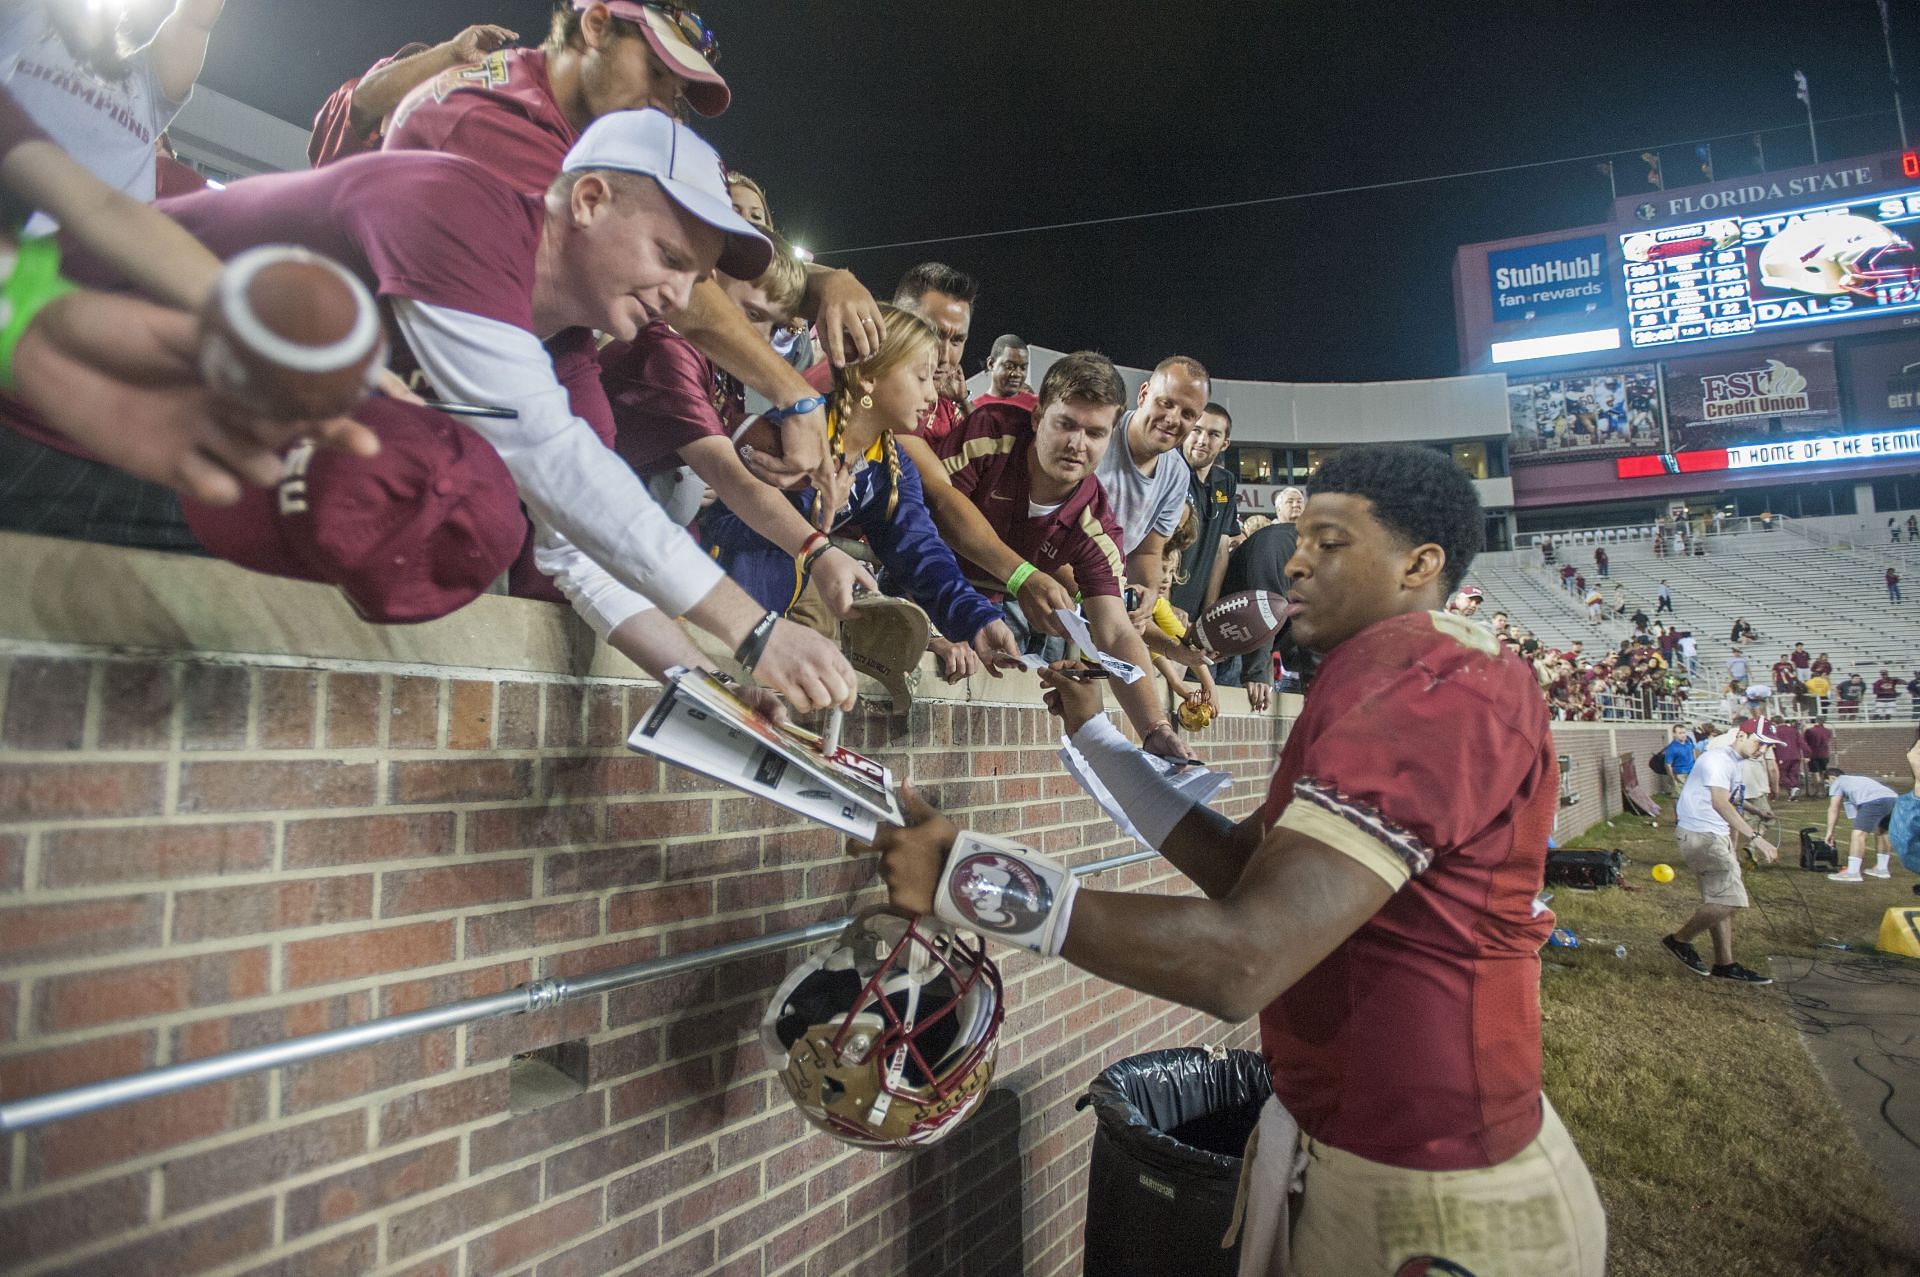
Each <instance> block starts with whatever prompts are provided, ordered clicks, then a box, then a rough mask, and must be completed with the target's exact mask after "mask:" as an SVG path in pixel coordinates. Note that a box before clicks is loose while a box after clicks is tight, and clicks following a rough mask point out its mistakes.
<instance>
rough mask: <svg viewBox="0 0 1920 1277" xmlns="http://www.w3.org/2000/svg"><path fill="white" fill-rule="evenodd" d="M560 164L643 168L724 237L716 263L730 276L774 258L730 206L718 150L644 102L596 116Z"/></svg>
mask: <svg viewBox="0 0 1920 1277" xmlns="http://www.w3.org/2000/svg"><path fill="white" fill-rule="evenodd" d="M560 168H561V171H562V172H566V173H578V172H581V171H582V170H586V169H615V170H618V171H620V172H623V173H642V174H645V175H646V176H648V177H650V178H652V179H653V180H654V181H656V182H658V183H660V189H661V190H663V191H665V192H666V193H667V198H669V199H671V200H672V201H673V202H674V203H676V204H678V205H679V206H680V207H681V208H684V209H685V210H687V212H689V213H691V214H693V215H694V216H695V217H697V218H699V219H700V220H701V221H703V222H705V223H706V224H707V225H709V226H711V227H713V228H714V229H715V230H717V231H719V232H721V233H722V234H724V235H725V236H726V237H727V242H726V246H725V247H724V248H722V249H721V250H720V260H719V262H718V263H716V266H717V268H718V269H719V270H721V271H724V272H725V273H726V274H728V275H731V276H733V277H734V278H735V279H758V278H760V276H761V275H762V274H763V273H764V272H765V271H766V269H767V264H768V263H769V262H771V261H772V260H773V245H772V244H771V243H769V242H768V241H767V238H766V236H764V235H762V234H761V233H760V232H759V231H757V230H755V229H754V227H753V223H751V222H749V221H748V220H747V219H746V218H744V217H742V216H740V214H738V213H736V212H734V211H733V200H732V197H730V196H729V195H728V194H727V166H726V165H725V164H724V163H723V162H722V161H721V159H720V154H719V152H717V151H715V150H714V149H713V148H712V147H711V146H708V145H707V144H706V143H705V142H703V141H701V140H700V137H699V135H698V134H696V133H695V132H694V131H693V130H692V129H690V128H688V127H687V126H686V125H684V124H681V123H679V122H678V121H676V120H675V119H674V118H673V117H672V116H670V115H668V114H667V113H666V112H664V111H661V110H657V109H655V108H653V107H647V108H645V109H644V110H639V111H614V112H612V113H611V114H608V115H603V116H601V117H600V118H599V119H597V120H595V121H594V122H593V123H592V124H589V125H587V127H586V130H585V131H584V132H582V133H581V134H580V140H579V141H577V142H575V143H574V144H573V149H572V150H571V151H568V152H567V158H566V162H565V163H563V164H562V165H561V166H560Z"/></svg>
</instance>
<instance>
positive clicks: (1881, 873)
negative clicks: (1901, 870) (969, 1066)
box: [1860, 869, 1893, 878]
mask: <svg viewBox="0 0 1920 1277" xmlns="http://www.w3.org/2000/svg"><path fill="white" fill-rule="evenodd" d="M1860 872H1861V873H1863V874H1865V875H1866V876H1867V877H1869V878H1891V877H1893V871H1892V870H1889V869H1862V870H1861V871H1860Z"/></svg>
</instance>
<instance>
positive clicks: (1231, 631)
mask: <svg viewBox="0 0 1920 1277" xmlns="http://www.w3.org/2000/svg"><path fill="white" fill-rule="evenodd" d="M1286 623H1287V601H1286V599H1285V598H1283V597H1281V596H1280V595H1278V594H1275V593H1273V592H1272V591H1271V590H1242V591H1241V592H1240V593H1238V594H1229V595H1228V596H1227V597H1226V598H1224V599H1221V600H1220V601H1219V602H1218V603H1215V604H1214V605H1213V606H1212V607H1210V608H1208V609H1207V610H1206V611H1205V612H1202V613H1201V614H1200V619H1199V620H1197V621H1195V622H1194V623H1193V628H1192V629H1191V630H1190V631H1188V633H1187V643H1188V645H1189V646H1191V647H1197V648H1199V649H1200V650H1201V651H1203V652H1212V653H1213V654H1214V655H1215V656H1223V657H1224V656H1245V655H1246V654H1247V653H1248V652H1251V651H1253V650H1254V649H1255V648H1257V647H1259V646H1260V645H1261V644H1263V643H1265V642H1266V641H1267V640H1268V639H1270V638H1272V637H1273V636H1274V635H1275V634H1278V633H1279V632H1280V627H1281V626H1282V625H1285V624H1286Z"/></svg>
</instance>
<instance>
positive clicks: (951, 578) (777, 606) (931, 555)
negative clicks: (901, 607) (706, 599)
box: [706, 305, 1020, 675]
mask: <svg viewBox="0 0 1920 1277" xmlns="http://www.w3.org/2000/svg"><path fill="white" fill-rule="evenodd" d="M880 310H881V312H882V314H883V316H884V324H883V326H882V331H881V334H880V342H879V348H878V349H877V350H875V351H874V353H873V354H872V355H871V356H870V357H868V358H866V359H863V360H860V361H858V362H856V363H849V364H847V365H846V366H845V367H843V368H841V369H839V370H838V371H837V372H836V373H835V374H834V382H833V386H832V388H831V390H830V391H829V392H828V394H827V431H828V443H827V451H828V463H829V469H830V471H831V478H830V479H829V480H828V483H827V485H826V486H827V487H828V489H829V490H828V491H825V492H822V491H821V490H820V489H819V488H817V487H809V488H806V489H802V490H800V491H796V492H792V493H788V494H787V499H788V500H789V501H791V502H793V504H794V506H795V507H796V508H797V509H798V510H799V511H800V513H801V514H803V515H805V516H806V517H807V519H808V521H809V522H811V523H812V524H813V525H814V526H815V527H816V528H819V529H820V530H821V531H822V532H823V533H825V534H828V535H832V536H838V537H843V538H847V537H852V538H858V537H864V538H865V539H866V541H867V544H868V545H870V546H871V547H872V548H873V551H874V554H875V555H876V556H877V557H878V559H879V560H880V564H881V567H882V569H883V570H884V572H885V576H884V578H883V584H884V585H885V587H886V588H887V590H888V591H889V592H891V593H897V594H901V595H904V596H905V597H907V598H909V599H912V600H913V601H914V602H915V603H917V604H919V605H920V606H921V607H922V608H924V609H925V610H926V612H927V615H928V617H929V619H930V620H931V621H932V622H933V625H934V628H935V629H936V630H938V631H939V632H940V633H941V634H942V635H943V636H945V638H946V639H947V640H949V641H950V642H952V643H955V644H958V645H961V647H962V648H963V649H964V648H965V647H967V646H971V648H972V650H973V653H974V654H977V657H978V658H979V659H980V660H982V661H984V662H985V663H986V665H987V669H988V672H989V673H994V674H996V675H997V673H998V671H997V670H996V669H995V665H996V664H998V663H1006V662H1012V663H1018V662H1019V660H1020V649H1019V645H1018V644H1017V643H1016V642H1015V641H1014V637H1013V631H1012V630H1010V629H1008V627H1007V623H1006V622H1005V621H1003V620H1001V619H1000V609H999V608H998V607H996V606H994V604H993V603H991V602H989V601H988V600H987V598H986V597H985V596H984V595H982V594H981V593H980V592H979V591H978V590H976V589H974V588H973V587H972V586H971V585H969V584H967V580H966V577H965V575H964V574H962V572H961V570H960V564H959V562H958V561H957V560H956V559H955V558H954V554H953V551H952V550H951V549H950V548H949V547H948V546H947V544H946V542H945V541H943V540H942V539H941V538H940V534H939V532H938V531H937V530H936V529H935V528H934V525H933V518H932V516H931V515H929V514H928V513H927V505H926V499H925V496H924V492H923V489H922V488H921V486H920V474H919V471H918V470H916V469H915V468H914V467H913V466H912V465H910V464H904V463H903V462H902V459H901V456H900V449H899V445H898V444H897V443H896V442H895V440H894V435H895V433H897V432H905V431H911V430H912V429H913V428H914V425H915V423H916V421H917V419H918V417H919V414H920V413H921V412H922V411H923V410H924V409H925V408H926V407H927V406H928V405H930V404H931V403H932V402H933V400H934V395H935V392H934V361H935V355H936V349H937V347H938V344H939V335H938V333H937V332H936V331H935V330H934V327H933V325H932V324H930V323H928V322H927V321H926V320H925V319H922V318H921V317H920V316H918V315H915V314H913V313H912V312H911V311H906V310H902V309H900V308H899V307H897V306H886V305H883V306H881V307H880ZM774 424H775V423H769V422H767V421H766V419H765V418H764V417H762V418H761V419H759V420H757V421H755V422H752V423H750V424H749V425H748V427H747V428H746V430H745V431H744V432H743V434H742V435H741V443H742V445H743V450H744V449H745V448H759V447H767V446H772V444H773V439H774V434H773V425H774ZM706 535H707V540H708V543H709V544H710V545H711V546H712V547H713V551H714V557H715V558H716V559H717V560H718V561H719V563H720V566H721V567H722V568H724V569H725V570H726V572H727V575H729V576H731V577H732V578H733V579H734V580H736V581H738V582H739V583H740V584H741V585H742V586H743V587H745V589H746V590H747V592H748V593H749V594H752V595H753V596H754V598H756V599H758V600H759V601H760V603H761V605H762V606H764V607H767V608H770V609H772V610H774V611H776V612H780V613H783V614H784V613H786V612H788V611H790V610H792V608H793V607H794V605H795V604H796V603H797V602H799V600H800V597H801V595H802V594H803V593H804V592H805V590H806V588H807V582H808V578H809V575H810V573H811V572H812V569H813V565H814V563H815V561H816V560H817V558H818V557H819V556H820V555H821V554H824V553H825V552H826V549H827V547H828V545H829V543H828V541H827V539H826V536H822V537H820V538H819V539H818V541H817V542H814V543H812V544H810V545H809V546H808V547H807V549H806V550H805V552H804V553H803V554H802V556H801V557H800V558H798V559H796V558H795V557H794V556H793V555H791V554H789V553H787V552H786V551H784V550H781V549H780V548H779V547H777V546H775V545H773V544H772V543H771V542H769V541H767V540H766V539H765V538H763V537H762V536H760V534H759V533H757V532H755V531H753V529H751V528H750V527H748V526H747V525H746V524H745V523H744V522H743V521H742V520H741V519H740V518H739V517H738V516H737V515H735V514H734V513H733V512H732V511H730V510H728V509H726V508H725V507H724V506H719V507H715V509H714V511H713V513H712V514H711V515H710V516H709V519H708V523H707V528H706ZM1002 658H1004V661H1003V660H1002ZM963 672H964V671H963Z"/></svg>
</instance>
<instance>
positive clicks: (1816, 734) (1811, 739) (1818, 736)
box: [1802, 723, 1833, 758]
mask: <svg viewBox="0 0 1920 1277" xmlns="http://www.w3.org/2000/svg"><path fill="white" fill-rule="evenodd" d="M1802 735H1804V736H1805V737H1806V739H1807V756H1808V757H1809V758H1832V757H1833V753H1832V750H1833V731H1832V729H1831V728H1827V727H1822V726H1820V725H1819V724H1817V723H1816V724H1815V725H1813V726H1812V727H1809V728H1807V730H1806V731H1805V732H1803V733H1802Z"/></svg>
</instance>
